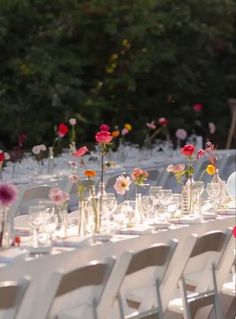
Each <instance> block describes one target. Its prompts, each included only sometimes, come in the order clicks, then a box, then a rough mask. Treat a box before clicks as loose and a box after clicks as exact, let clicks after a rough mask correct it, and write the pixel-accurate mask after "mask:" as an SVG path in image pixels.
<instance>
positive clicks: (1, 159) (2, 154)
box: [0, 150, 5, 163]
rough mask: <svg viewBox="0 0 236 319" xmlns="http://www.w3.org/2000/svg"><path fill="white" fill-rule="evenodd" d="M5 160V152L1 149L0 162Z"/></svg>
mask: <svg viewBox="0 0 236 319" xmlns="http://www.w3.org/2000/svg"><path fill="white" fill-rule="evenodd" d="M4 161H5V154H4V152H3V151H2V150H0V163H3V162H4Z"/></svg>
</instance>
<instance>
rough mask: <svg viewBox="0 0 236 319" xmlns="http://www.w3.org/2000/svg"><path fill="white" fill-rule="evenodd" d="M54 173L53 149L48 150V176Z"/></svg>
mask: <svg viewBox="0 0 236 319" xmlns="http://www.w3.org/2000/svg"><path fill="white" fill-rule="evenodd" d="M53 173H54V152H53V147H49V148H48V174H53Z"/></svg>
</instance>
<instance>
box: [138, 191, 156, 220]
mask: <svg viewBox="0 0 236 319" xmlns="http://www.w3.org/2000/svg"><path fill="white" fill-rule="evenodd" d="M154 203H155V198H154V196H141V209H142V214H143V215H144V217H146V218H148V217H154V216H153V209H154Z"/></svg>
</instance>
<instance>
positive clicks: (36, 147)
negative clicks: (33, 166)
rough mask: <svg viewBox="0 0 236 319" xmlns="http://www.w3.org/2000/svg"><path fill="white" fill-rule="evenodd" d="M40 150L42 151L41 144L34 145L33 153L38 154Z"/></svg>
mask: <svg viewBox="0 0 236 319" xmlns="http://www.w3.org/2000/svg"><path fill="white" fill-rule="evenodd" d="M40 151H41V149H40V146H39V145H35V146H33V148H32V153H33V154H35V155H38V154H39V153H40Z"/></svg>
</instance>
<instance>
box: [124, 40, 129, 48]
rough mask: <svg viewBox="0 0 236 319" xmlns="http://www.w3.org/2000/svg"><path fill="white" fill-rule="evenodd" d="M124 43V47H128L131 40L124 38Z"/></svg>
mask: <svg viewBox="0 0 236 319" xmlns="http://www.w3.org/2000/svg"><path fill="white" fill-rule="evenodd" d="M122 45H123V46H124V47H126V46H127V45H129V40H128V39H123V40H122Z"/></svg>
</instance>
